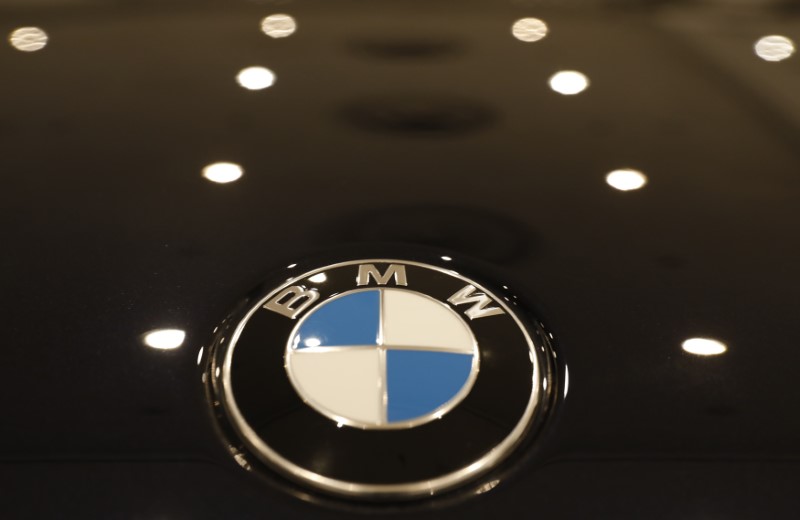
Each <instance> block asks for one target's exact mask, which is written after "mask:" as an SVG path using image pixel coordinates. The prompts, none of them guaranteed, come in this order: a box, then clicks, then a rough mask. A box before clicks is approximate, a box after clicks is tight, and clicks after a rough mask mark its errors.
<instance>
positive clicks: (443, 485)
mask: <svg viewBox="0 0 800 520" xmlns="http://www.w3.org/2000/svg"><path fill="white" fill-rule="evenodd" d="M363 263H399V264H405V265H413V266H417V267H421V268H424V269H431V270H433V271H437V272H440V273H442V274H445V275H448V276H454V277H456V278H458V279H460V280H462V281H464V282H466V283H468V284H470V285H472V286H474V287H475V288H476V289H478V290H480V291H483V292H484V293H485V294H487V295H489V296H491V297H492V299H493V301H494V302H495V303H497V304H498V305H499V306H500V307H502V308H503V310H504V311H506V312H507V313H508V314H509V316H511V317H512V318H513V320H514V323H516V325H517V327H518V328H519V329H520V331H521V332H522V334H523V336H524V338H525V341H526V342H527V344H528V349H529V356H530V360H531V364H532V365H533V378H532V379H533V381H532V385H531V395H530V399H529V400H528V404H527V405H526V407H525V411H524V413H523V414H522V416H521V417H520V420H519V421H518V422H517V424H516V425H515V426H514V428H513V429H512V430H511V432H509V434H508V435H507V436H506V437H505V438H504V439H503V440H502V441H501V442H500V443H498V444H497V445H496V446H495V447H494V448H492V449H491V450H490V451H489V452H488V453H486V454H485V455H483V456H482V457H481V458H479V459H477V460H475V461H473V462H470V463H468V464H467V465H466V466H464V467H462V468H460V469H457V470H455V471H451V472H449V473H446V474H444V475H441V476H439V477H436V478H433V479H427V480H421V481H413V482H405V483H400V484H367V483H362V482H348V481H345V480H340V479H335V478H331V477H326V476H323V475H319V474H317V473H314V472H313V471H311V470H308V469H306V468H303V467H300V466H299V465H297V464H295V463H293V462H292V461H290V460H288V459H286V458H285V457H283V456H282V455H281V454H280V453H278V452H277V451H275V450H273V449H272V448H271V447H270V446H269V445H267V443H265V442H264V441H263V440H262V439H261V438H260V437H259V436H258V434H257V433H256V432H255V431H254V430H253V429H252V428H251V427H250V425H249V424H248V423H247V421H246V420H245V419H244V417H243V416H242V413H241V411H240V410H239V408H238V406H237V405H236V400H235V399H234V397H233V392H232V391H230V390H229V389H230V388H231V363H232V359H233V352H234V350H235V349H236V344H237V342H238V340H239V337H240V336H241V334H242V331H243V330H244V328H245V326H246V325H247V322H248V321H249V320H250V318H251V317H252V316H253V314H255V313H256V312H257V311H258V310H259V309H261V307H262V306H263V305H264V304H265V303H266V302H267V301H268V300H269V299H270V298H272V297H273V296H274V295H275V294H277V293H278V292H279V291H281V290H283V289H284V288H286V287H288V286H289V285H291V284H293V283H295V282H297V281H298V280H302V279H304V278H307V277H309V276H313V275H315V274H318V273H320V272H324V271H326V270H330V269H336V268H339V267H344V266H348V265H358V264H363ZM539 365H540V363H539V359H538V356H537V354H536V345H535V344H534V342H533V340H532V339H531V336H530V334H529V332H528V328H527V327H526V326H525V324H524V323H523V322H522V321H521V320H520V318H519V317H518V316H517V313H516V312H514V311H513V310H512V309H511V307H509V306H508V305H507V304H506V302H504V301H503V299H502V298H499V297H497V296H496V295H495V294H494V292H492V291H490V290H488V289H486V288H485V287H483V286H482V285H481V284H479V283H478V282H476V281H474V280H471V279H469V278H466V277H465V276H463V275H461V274H460V273H458V272H457V271H454V270H452V269H446V268H443V267H440V266H437V265H432V264H427V263H424V262H417V261H412V260H402V259H396V258H395V259H389V258H364V259H357V260H349V261H345V262H337V263H335V264H330V265H325V266H323V267H319V268H316V269H313V270H311V271H307V272H304V273H302V274H301V275H300V276H295V277H291V278H288V279H287V280H286V281H285V282H283V283H282V284H280V285H279V286H278V287H276V288H275V289H273V290H271V291H270V292H269V293H267V294H266V295H265V296H263V297H262V298H260V299H259V300H257V302H256V303H255V304H254V305H253V306H252V307H251V308H250V309H249V310H248V311H247V313H246V314H245V315H244V316H243V317H242V318H241V319H240V320H239V322H238V323H237V325H236V328H235V330H234V332H233V334H232V336H231V338H230V341H229V342H228V347H227V349H226V351H225V357H224V359H223V363H222V367H221V368H222V370H221V374H220V377H219V379H221V383H222V384H221V385H219V387H218V392H219V393H220V397H221V399H220V403H221V404H222V405H223V408H224V410H225V413H226V414H227V415H228V417H229V418H230V422H231V425H232V426H233V428H234V430H235V431H236V432H237V433H238V434H239V436H240V438H241V439H242V441H243V442H244V443H245V444H246V445H247V446H248V448H250V450H251V452H252V453H253V454H254V455H255V456H256V457H257V458H258V459H259V460H261V461H262V462H264V463H265V464H267V465H268V466H270V467H274V468H276V469H278V470H280V471H282V472H283V473H284V474H286V475H288V476H289V477H291V478H292V479H294V480H295V481H298V482H301V483H304V484H310V485H311V486H313V487H315V488H317V489H320V490H323V491H327V492H329V493H333V494H339V495H344V496H349V497H378V498H416V497H420V496H425V495H434V494H436V493H438V492H442V491H445V490H448V489H451V488H453V487H455V486H457V485H459V484H462V483H464V482H466V481H468V480H470V479H472V478H476V477H477V476H479V475H480V474H482V473H484V472H486V471H488V470H490V469H491V468H493V467H496V466H497V465H498V464H499V463H500V462H502V461H503V460H504V459H505V458H506V456H507V455H509V454H510V453H511V452H512V451H513V450H514V448H516V447H517V445H518V444H519V443H520V442H521V440H522V439H523V437H524V435H525V433H526V430H527V429H528V427H529V425H530V424H531V423H532V418H533V416H534V412H535V411H536V409H537V408H538V407H539V403H540V401H541V393H542V385H541V379H542V377H541V374H542V368H541V367H540V366H539Z"/></svg>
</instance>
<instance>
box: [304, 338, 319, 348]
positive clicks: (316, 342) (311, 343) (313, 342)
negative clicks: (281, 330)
mask: <svg viewBox="0 0 800 520" xmlns="http://www.w3.org/2000/svg"><path fill="white" fill-rule="evenodd" d="M304 343H305V345H306V346H307V347H318V346H320V345H322V342H321V341H320V340H319V339H318V338H308V339H307V340H305V341H304Z"/></svg>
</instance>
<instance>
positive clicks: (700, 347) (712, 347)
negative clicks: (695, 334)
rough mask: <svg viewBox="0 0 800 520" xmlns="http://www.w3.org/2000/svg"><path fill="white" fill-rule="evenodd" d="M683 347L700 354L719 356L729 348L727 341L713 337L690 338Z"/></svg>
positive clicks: (687, 350)
mask: <svg viewBox="0 0 800 520" xmlns="http://www.w3.org/2000/svg"><path fill="white" fill-rule="evenodd" d="M681 348H683V350H684V351H686V352H688V353H690V354H696V355H698V356H717V355H719V354H723V353H725V352H726V351H727V350H728V347H727V346H726V345H725V343H722V342H721V341H717V340H715V339H711V338H690V339H687V340H686V341H684V342H683V343H682V344H681Z"/></svg>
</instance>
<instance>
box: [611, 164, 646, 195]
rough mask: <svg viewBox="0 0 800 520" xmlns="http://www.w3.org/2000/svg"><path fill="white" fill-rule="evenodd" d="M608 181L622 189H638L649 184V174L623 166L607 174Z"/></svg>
mask: <svg viewBox="0 0 800 520" xmlns="http://www.w3.org/2000/svg"><path fill="white" fill-rule="evenodd" d="M606 183H607V184H608V185H609V186H611V187H612V188H614V189H617V190H620V191H632V190H638V189H639V188H642V187H643V186H644V185H645V184H647V176H645V174H643V173H642V172H640V171H639V170H634V169H631V168H623V169H621V170H614V171H613V172H611V173H609V174H608V175H606Z"/></svg>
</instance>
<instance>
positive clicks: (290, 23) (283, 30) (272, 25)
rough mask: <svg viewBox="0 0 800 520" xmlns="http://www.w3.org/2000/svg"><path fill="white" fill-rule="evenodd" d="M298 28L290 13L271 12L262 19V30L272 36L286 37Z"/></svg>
mask: <svg viewBox="0 0 800 520" xmlns="http://www.w3.org/2000/svg"><path fill="white" fill-rule="evenodd" d="M296 30H297V22H295V21H294V18H292V17H291V16H289V15H288V14H271V15H269V16H267V17H266V18H264V19H263V20H261V31H262V32H263V33H264V34H266V35H267V36H269V37H271V38H286V37H287V36H291V35H292V34H294V32H295V31H296Z"/></svg>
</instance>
